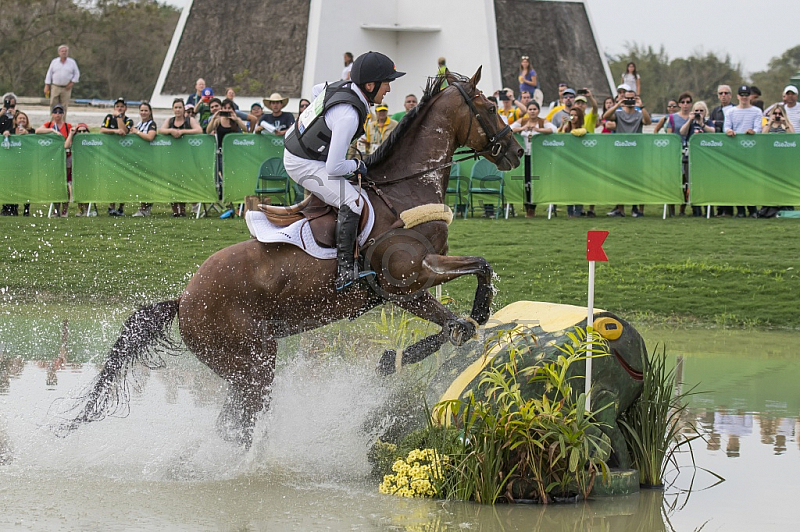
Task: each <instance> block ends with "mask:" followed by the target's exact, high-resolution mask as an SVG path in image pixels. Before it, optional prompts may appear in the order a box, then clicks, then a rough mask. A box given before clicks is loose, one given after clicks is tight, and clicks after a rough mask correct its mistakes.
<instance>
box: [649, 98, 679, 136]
mask: <svg viewBox="0 0 800 532" xmlns="http://www.w3.org/2000/svg"><path fill="white" fill-rule="evenodd" d="M678 109H679V107H678V102H677V101H676V100H672V99H670V101H668V102H667V112H666V114H664V116H662V117H661V118H660V119H659V121H658V123H657V124H656V127H655V129H654V130H653V133H659V132H660V131H661V130H662V129H663V128H664V124H666V123H667V118H669V115H671V114H672V113H675V112H677V111H678Z"/></svg>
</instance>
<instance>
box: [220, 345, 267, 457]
mask: <svg viewBox="0 0 800 532" xmlns="http://www.w3.org/2000/svg"><path fill="white" fill-rule="evenodd" d="M261 347H262V349H261V350H259V351H258V352H257V353H256V352H255V350H254V354H253V355H252V356H249V357H241V358H238V359H237V362H238V364H237V368H236V370H235V371H234V372H232V373H231V374H230V375H229V376H228V377H227V380H228V396H227V397H226V399H225V404H224V405H223V407H222V412H220V414H219V417H218V418H217V430H218V431H219V432H220V435H221V436H222V437H223V438H224V439H225V440H227V441H234V442H236V443H238V444H240V445H243V446H245V447H250V445H251V444H252V442H253V427H254V426H255V423H256V418H257V417H258V414H259V412H261V410H263V409H264V408H267V407H268V406H269V392H270V386H271V385H272V379H273V378H274V376H275V357H276V355H277V342H276V341H275V339H274V338H273V337H272V336H269V337H267V338H265V339H263V341H262V342H261Z"/></svg>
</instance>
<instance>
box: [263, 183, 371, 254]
mask: <svg viewBox="0 0 800 532" xmlns="http://www.w3.org/2000/svg"><path fill="white" fill-rule="evenodd" d="M258 208H259V210H261V212H263V213H264V214H266V216H267V219H268V220H269V221H270V223H272V224H273V225H276V226H278V227H288V226H290V225H292V224H293V223H295V222H299V221H300V220H303V219H305V220H307V221H308V223H309V225H310V226H311V233H312V234H313V235H314V240H315V241H316V242H317V244H319V245H320V246H321V247H324V248H334V247H336V217H337V216H338V213H339V209H336V208H334V207H331V206H330V205H328V204H326V203H325V202H324V201H322V200H321V199H319V198H318V197H316V196H314V195H313V194H312V195H310V196H308V197H307V198H306V199H304V200H303V201H301V202H300V203H297V204H295V205H289V206H281V205H263V204H262V205H259V206H258ZM368 219H369V203H367V202H364V209H362V211H361V219H360V220H359V222H358V232H359V233H361V231H363V230H364V227H365V226H366V225H367V220H368Z"/></svg>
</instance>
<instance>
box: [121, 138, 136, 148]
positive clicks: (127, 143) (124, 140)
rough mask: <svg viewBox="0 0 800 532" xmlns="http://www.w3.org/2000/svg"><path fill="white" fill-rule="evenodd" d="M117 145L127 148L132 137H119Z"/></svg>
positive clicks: (131, 142) (131, 143)
mask: <svg viewBox="0 0 800 532" xmlns="http://www.w3.org/2000/svg"><path fill="white" fill-rule="evenodd" d="M119 145H120V146H124V147H125V148H129V147H131V146H133V139H120V140H119Z"/></svg>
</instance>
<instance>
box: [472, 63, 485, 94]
mask: <svg viewBox="0 0 800 532" xmlns="http://www.w3.org/2000/svg"><path fill="white" fill-rule="evenodd" d="M482 68H483V65H481V66H479V67H478V70H476V71H475V74H474V75H473V76H472V77H471V78H470V80H469V84H470V85H472V87H473V88H476V89H477V88H478V82H479V81H480V80H481V69H482Z"/></svg>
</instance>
